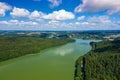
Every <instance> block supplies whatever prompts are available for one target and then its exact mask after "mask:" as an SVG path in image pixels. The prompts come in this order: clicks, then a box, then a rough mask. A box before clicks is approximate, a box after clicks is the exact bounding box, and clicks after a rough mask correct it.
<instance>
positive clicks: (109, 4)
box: [75, 0, 120, 14]
mask: <svg viewBox="0 0 120 80" xmlns="http://www.w3.org/2000/svg"><path fill="white" fill-rule="evenodd" d="M105 10H106V11H107V13H108V14H114V13H118V14H120V0H82V4H80V5H78V6H77V7H76V8H75V12H99V11H105Z"/></svg>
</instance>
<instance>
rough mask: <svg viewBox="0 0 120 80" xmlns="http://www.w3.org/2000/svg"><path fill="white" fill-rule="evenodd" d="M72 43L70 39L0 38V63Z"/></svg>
mask: <svg viewBox="0 0 120 80" xmlns="http://www.w3.org/2000/svg"><path fill="white" fill-rule="evenodd" d="M73 41H74V40H73V39H70V38H64V39H63V38H61V39H57V38H56V39H49V38H44V39H43V38H33V37H0V61H4V60H8V59H10V58H15V57H19V56H22V55H26V54H33V53H38V52H40V51H41V50H43V49H46V48H49V47H54V46H59V45H63V44H66V43H68V42H73Z"/></svg>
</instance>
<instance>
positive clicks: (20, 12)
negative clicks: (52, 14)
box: [10, 7, 30, 17]
mask: <svg viewBox="0 0 120 80" xmlns="http://www.w3.org/2000/svg"><path fill="white" fill-rule="evenodd" d="M29 14H30V12H29V11H28V10H27V9H24V8H16V7H14V8H13V11H12V12H11V13H10V15H11V16H12V17H28V16H29Z"/></svg>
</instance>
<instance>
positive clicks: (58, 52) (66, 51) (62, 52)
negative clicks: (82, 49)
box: [54, 48, 74, 56]
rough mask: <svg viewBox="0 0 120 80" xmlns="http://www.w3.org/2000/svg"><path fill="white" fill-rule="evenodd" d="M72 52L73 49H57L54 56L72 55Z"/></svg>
mask: <svg viewBox="0 0 120 80" xmlns="http://www.w3.org/2000/svg"><path fill="white" fill-rule="evenodd" d="M73 51H74V49H73V48H66V49H63V48H61V49H57V50H56V51H55V52H54V53H55V54H56V55H60V56H65V55H67V54H70V53H72V52H73Z"/></svg>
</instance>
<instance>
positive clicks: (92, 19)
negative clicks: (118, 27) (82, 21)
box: [88, 16, 111, 24]
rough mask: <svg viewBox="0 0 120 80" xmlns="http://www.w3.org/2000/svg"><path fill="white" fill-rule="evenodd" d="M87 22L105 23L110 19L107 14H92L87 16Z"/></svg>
mask: <svg viewBox="0 0 120 80" xmlns="http://www.w3.org/2000/svg"><path fill="white" fill-rule="evenodd" d="M88 22H90V23H96V24H98V23H100V24H106V23H110V22H111V20H110V18H109V16H93V17H89V18H88Z"/></svg>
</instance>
